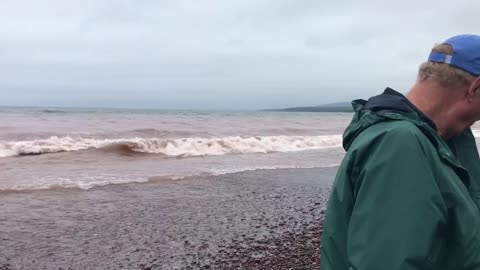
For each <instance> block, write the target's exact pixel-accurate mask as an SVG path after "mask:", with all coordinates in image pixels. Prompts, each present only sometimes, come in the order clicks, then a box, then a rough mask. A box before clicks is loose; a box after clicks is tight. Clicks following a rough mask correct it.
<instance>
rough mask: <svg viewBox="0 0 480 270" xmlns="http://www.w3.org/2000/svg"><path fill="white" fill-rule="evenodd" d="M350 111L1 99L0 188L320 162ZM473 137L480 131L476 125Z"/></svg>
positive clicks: (331, 156)
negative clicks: (59, 104)
mask: <svg viewBox="0 0 480 270" xmlns="http://www.w3.org/2000/svg"><path fill="white" fill-rule="evenodd" d="M351 118H352V114H351V113H300V112H265V111H252V112H218V111H215V112H212V111H172V110H139V109H92V108H36V107H0V168H1V169H0V171H1V173H0V191H18V190H44V189H82V190H88V189H92V188H95V187H100V186H106V185H114V184H126V183H142V182H149V181H163V180H175V179H182V178H186V177H194V176H209V175H212V176H213V175H222V174H229V173H237V172H244V171H252V170H277V169H291V168H326V167H335V166H338V165H339V164H340V162H341V159H342V157H343V156H344V150H343V148H342V133H343V131H344V129H345V128H346V126H347V125H348V124H349V122H350V121H351ZM474 132H475V134H476V136H480V135H479V134H480V131H479V130H478V129H475V130H474Z"/></svg>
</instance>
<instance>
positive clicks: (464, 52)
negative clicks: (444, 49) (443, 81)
mask: <svg viewBox="0 0 480 270" xmlns="http://www.w3.org/2000/svg"><path fill="white" fill-rule="evenodd" d="M442 44H447V45H450V46H452V48H453V55H448V54H443V53H437V52H432V53H430V56H429V57H428V61H430V62H437V63H445V64H449V65H451V66H453V67H456V68H458V69H461V70H463V71H466V72H468V73H470V74H472V75H475V76H480V36H477V35H459V36H454V37H452V38H449V39H447V40H446V41H445V42H443V43H442Z"/></svg>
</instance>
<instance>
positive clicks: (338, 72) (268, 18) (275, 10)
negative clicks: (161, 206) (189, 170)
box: [0, 0, 480, 109]
mask: <svg viewBox="0 0 480 270" xmlns="http://www.w3.org/2000/svg"><path fill="white" fill-rule="evenodd" d="M479 10H480V1H472V0H469V1H464V0H457V1H454V2H452V1H448V2H447V1H444V3H443V4H442V3H441V1H439V0H436V1H418V0H415V1H412V0H404V1H390V2H389V1H373V0H364V1H324V0H216V1H215V0H190V1H188V0H42V1H38V0H0V105H29V106H32V105H33V106H35V105H37V106H80V107H85V106H88V107H151V108H165V109H172V108H175V109H188V108H192V109H261V108H272V107H287V106H299V105H317V104H323V103H330V102H337V101H349V100H351V99H356V98H368V97H369V96H371V95H374V94H377V93H379V92H381V91H382V90H383V89H384V87H386V86H390V87H393V88H395V89H397V90H399V91H401V92H405V91H407V90H408V88H409V87H410V86H411V85H412V84H413V82H414V80H415V74H416V71H417V68H418V65H419V64H420V63H421V62H422V61H424V59H425V58H426V57H427V55H428V53H429V50H430V48H431V47H432V46H433V45H434V44H435V43H437V42H441V41H442V40H444V39H446V38H448V37H449V36H452V35H456V34H460V33H472V34H478V32H476V31H478V29H479V28H478V26H479V25H480V20H479V17H478V11H479Z"/></svg>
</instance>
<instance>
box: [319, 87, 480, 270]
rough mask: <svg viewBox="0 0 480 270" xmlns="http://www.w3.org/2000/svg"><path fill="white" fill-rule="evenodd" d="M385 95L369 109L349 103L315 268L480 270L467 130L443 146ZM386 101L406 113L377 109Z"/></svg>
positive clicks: (479, 166) (474, 163)
mask: <svg viewBox="0 0 480 270" xmlns="http://www.w3.org/2000/svg"><path fill="white" fill-rule="evenodd" d="M392 91H393V90H387V91H386V92H385V93H384V94H383V95H380V96H377V99H376V102H375V100H374V101H373V103H374V105H373V106H371V105H370V104H369V103H371V101H370V100H369V101H368V102H366V101H363V100H358V101H354V102H353V103H352V104H353V105H354V109H355V115H354V117H353V120H352V122H351V124H350V125H349V126H348V128H347V129H346V131H345V133H344V141H343V145H344V148H345V149H346V150H347V153H346V155H345V158H344V160H343V162H342V164H341V165H340V168H339V170H338V173H337V176H336V178H335V182H334V184H333V187H332V192H331V194H330V198H329V202H328V206H327V213H326V218H325V221H324V227H323V236H322V243H321V269H322V270H347V269H348V270H354V269H355V270H400V269H401V270H407V269H435V270H442V269H456V270H463V269H480V159H479V156H478V151H477V147H476V143H475V138H474V137H473V135H472V132H471V131H470V129H467V130H466V131H465V132H464V133H463V134H462V135H460V136H458V137H456V138H453V139H451V140H450V141H448V142H446V141H444V140H443V139H442V138H441V137H440V136H439V135H438V134H437V132H436V130H435V127H434V126H432V125H431V124H429V123H427V121H425V118H424V117H422V116H421V115H420V114H421V113H420V114H419V113H418V111H416V110H415V108H414V109H412V108H411V106H413V105H412V104H411V103H409V102H408V101H406V98H405V97H403V96H402V95H401V94H398V93H396V92H392ZM385 95H390V96H389V97H388V96H387V100H388V99H392V98H393V99H397V101H398V100H401V102H400V103H402V102H403V103H404V105H405V108H407V109H405V108H401V107H402V106H403V105H401V106H400V109H399V106H397V105H398V102H394V103H397V105H394V106H392V103H391V102H384V103H385V104H383V105H382V99H383V98H382V96H383V97H385ZM393 96H395V97H393ZM378 97H380V98H378ZM378 100H380V102H379V101H378ZM406 103H409V104H406ZM413 107H414V106H413Z"/></svg>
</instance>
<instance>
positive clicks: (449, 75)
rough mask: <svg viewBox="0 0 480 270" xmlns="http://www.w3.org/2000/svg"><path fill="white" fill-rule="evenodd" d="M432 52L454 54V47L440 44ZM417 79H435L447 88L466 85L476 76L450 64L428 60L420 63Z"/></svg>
mask: <svg viewBox="0 0 480 270" xmlns="http://www.w3.org/2000/svg"><path fill="white" fill-rule="evenodd" d="M432 52H437V53H443V54H447V55H452V54H453V49H452V46H450V45H448V44H440V45H436V46H435V47H433V49H432ZM417 79H418V80H419V81H426V80H434V81H436V82H437V83H439V84H440V85H442V86H443V87H445V88H452V87H454V88H457V87H463V86H466V85H467V84H468V83H469V82H471V81H472V80H473V79H475V76H474V75H472V74H470V73H468V72H466V71H463V70H461V69H458V68H455V67H453V66H450V65H448V64H444V63H436V62H430V61H428V62H425V63H423V64H421V65H420V68H419V70H418V76H417Z"/></svg>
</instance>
